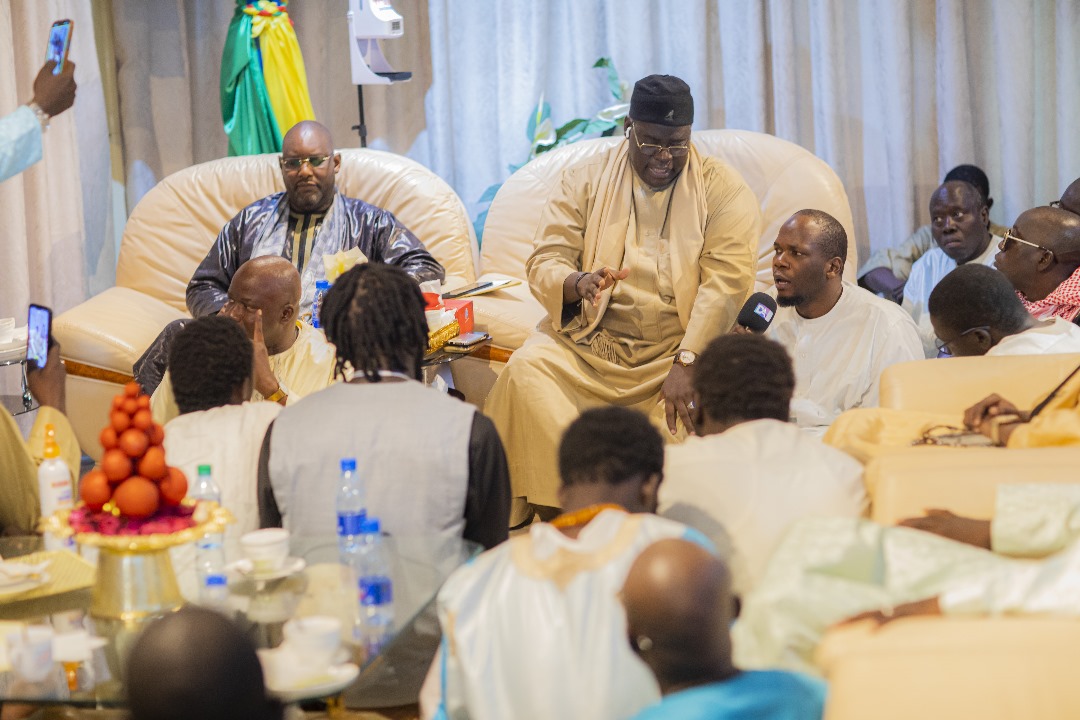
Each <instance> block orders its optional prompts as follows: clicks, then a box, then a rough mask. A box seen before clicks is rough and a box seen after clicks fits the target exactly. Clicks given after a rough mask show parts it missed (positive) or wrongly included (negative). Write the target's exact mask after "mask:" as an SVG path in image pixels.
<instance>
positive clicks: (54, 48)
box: [45, 20, 71, 75]
mask: <svg viewBox="0 0 1080 720" xmlns="http://www.w3.org/2000/svg"><path fill="white" fill-rule="evenodd" d="M70 44H71V21H70V20H58V21H57V22H55V23H53V26H52V29H51V30H50V31H49V46H48V47H47V48H46V49H45V61H46V62H48V61H49V60H55V61H56V67H55V68H53V75H59V74H60V73H61V71H63V69H64V61H65V60H67V54H68V47H69V45H70Z"/></svg>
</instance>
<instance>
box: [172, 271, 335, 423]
mask: <svg viewBox="0 0 1080 720" xmlns="http://www.w3.org/2000/svg"><path fill="white" fill-rule="evenodd" d="M300 292H301V287H300V273H298V272H297V270H296V268H295V267H293V265H292V263H290V262H289V261H288V260H286V259H285V258H282V257H278V256H276V255H266V256H261V257H257V258H252V259H251V260H248V261H247V262H246V263H244V264H243V265H241V266H240V268H239V269H238V270H237V271H236V274H235V275H234V276H233V279H232V284H231V285H229V300H228V302H226V303H225V305H224V306H223V307H222V308H221V314H222V315H224V316H226V317H229V318H232V319H233V320H235V321H236V322H238V323H240V324H241V325H242V326H243V327H244V330H246V331H247V333H248V337H249V338H251V340H252V342H253V344H254V347H255V354H254V374H253V382H254V392H253V393H252V400H255V401H258V400H270V401H272V402H276V403H278V404H280V405H286V404H289V403H292V402H296V401H297V400H299V399H300V398H302V397H304V396H306V395H310V394H311V393H313V392H317V391H319V390H322V389H323V388H325V387H327V386H329V385H330V384H331V383H332V382H334V367H335V356H334V348H333V346H332V345H330V343H328V342H327V341H326V337H325V336H324V335H323V334H322V332H321V331H319V330H316V329H315V328H313V327H311V326H310V325H308V324H307V323H305V322H301V321H299V320H298V319H297V315H298V313H299V308H300ZM150 407H151V410H152V412H153V415H154V420H155V421H156V422H159V423H162V424H165V423H167V422H168V421H170V420H172V419H173V418H175V417H177V416H178V415H179V414H180V410H179V408H178V407H177V404H176V399H175V398H174V397H173V385H172V379H171V378H170V376H169V374H168V373H166V374H165V376H164V377H163V378H162V380H161V384H160V385H158V387H157V389H156V390H155V391H154V394H153V396H151V399H150Z"/></svg>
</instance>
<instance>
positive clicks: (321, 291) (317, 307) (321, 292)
mask: <svg viewBox="0 0 1080 720" xmlns="http://www.w3.org/2000/svg"><path fill="white" fill-rule="evenodd" d="M329 289H330V281H329V280H316V281H315V297H313V298H312V299H311V326H312V327H322V325H321V324H320V322H319V315H320V314H321V313H322V304H323V298H325V297H326V291H327V290H329Z"/></svg>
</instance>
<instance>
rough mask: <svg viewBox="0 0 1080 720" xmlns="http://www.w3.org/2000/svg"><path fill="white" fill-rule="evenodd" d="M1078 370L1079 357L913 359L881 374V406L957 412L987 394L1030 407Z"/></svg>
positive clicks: (1012, 356)
mask: <svg viewBox="0 0 1080 720" xmlns="http://www.w3.org/2000/svg"><path fill="white" fill-rule="evenodd" d="M1077 366H1080V354H1064V355H1004V356H1000V357H998V356H993V357H986V356H983V357H962V358H948V359H932V360H913V361H912V362H905V363H897V364H896V365H890V366H889V367H887V368H885V371H884V372H883V373H881V406H882V407H888V408H900V409H903V410H923V411H926V412H933V413H960V412H963V411H964V410H965V409H967V408H969V407H971V406H972V405H974V404H975V403H977V402H978V401H979V400H982V399H983V398H985V397H986V396H988V395H991V394H994V393H997V394H998V395H1000V396H1002V397H1003V398H1006V399H1007V400H1010V401H1012V402H1013V403H1014V404H1015V405H1016V406H1017V407H1019V408H1023V409H1031V408H1032V407H1034V406H1035V404H1036V403H1038V402H1039V401H1040V400H1042V399H1043V398H1044V397H1045V396H1046V395H1047V393H1049V392H1050V391H1051V390H1052V389H1053V388H1054V387H1055V386H1056V385H1057V384H1058V383H1060V382H1061V381H1062V380H1064V379H1065V377H1066V376H1067V375H1068V374H1069V373H1070V372H1072V371H1073V370H1074V369H1075V368H1076V367H1077Z"/></svg>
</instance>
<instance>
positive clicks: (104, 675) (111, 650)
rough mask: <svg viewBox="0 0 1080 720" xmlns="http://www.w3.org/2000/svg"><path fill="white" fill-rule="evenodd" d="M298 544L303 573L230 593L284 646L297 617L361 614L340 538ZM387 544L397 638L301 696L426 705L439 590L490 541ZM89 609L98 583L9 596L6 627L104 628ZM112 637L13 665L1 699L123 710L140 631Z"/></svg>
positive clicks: (260, 638)
mask: <svg viewBox="0 0 1080 720" xmlns="http://www.w3.org/2000/svg"><path fill="white" fill-rule="evenodd" d="M291 544H292V548H293V554H294V555H298V556H300V557H302V558H303V559H304V561H305V563H306V567H305V568H304V569H303V570H302V571H300V572H297V573H295V574H293V575H289V576H286V577H281V578H274V579H267V580H260V579H253V578H245V577H239V576H236V575H235V574H233V575H231V576H230V582H229V590H230V595H229V600H228V605H227V607H225V608H224V609H223V612H225V613H226V614H228V615H231V616H233V617H234V618H235V619H236V620H237V622H238V623H240V625H241V626H242V627H243V628H245V630H246V631H247V632H248V634H249V636H250V637H251V638H252V640H253V641H254V643H255V645H256V647H259V648H272V647H276V646H277V645H279V644H280V643H281V640H282V632H283V631H282V628H283V626H284V624H285V622H286V621H288V620H289V619H291V618H294V617H307V616H311V615H332V616H336V617H338V618H340V619H341V620H342V621H343V627H345V628H351V627H353V622H354V620H355V618H356V616H357V608H358V606H357V597H356V592H355V590H354V589H353V587H352V585H351V582H350V581H349V577H350V576H349V571H348V569H347V568H346V567H345V566H343V565H341V564H340V563H339V562H338V551H337V540H336V538H335V537H334V536H326V537H318V538H296V537H293V538H292V543H291ZM383 545H384V548H385V551H386V554H387V557H388V558H389V560H390V565H391V574H392V580H393V591H394V601H393V602H394V617H395V622H394V629H393V632H392V634H391V637H390V638H389V639H388V641H387V643H386V644H385V645H384V647H383V648H382V650H381V651H380V652H379V653H378V654H377V655H374V656H372V657H366V656H365V655H364V653H363V651H362V649H361V648H360V646H359V645H358V644H355V643H348V642H346V643H345V645H344V647H345V650H346V652H347V654H348V655H349V658H348V661H351V662H352V663H354V664H356V665H357V666H358V667H359V669H360V670H359V675H358V677H357V678H356V680H355V681H353V682H352V684H351V685H349V686H348V687H346V688H345V689H344V690H343V691H342V690H334V691H331V692H327V691H325V690H320V688H319V686H314V687H312V688H311V691H310V692H305V689H304V688H303V687H297V688H290V689H289V692H288V699H289V700H290V701H291V702H304V701H307V700H316V699H320V698H325V697H328V696H333V697H335V698H336V700H335V704H338V705H340V702H341V698H343V700H344V704H345V705H346V706H348V707H355V708H377V707H390V706H395V705H406V704H409V703H414V702H416V698H417V696H418V694H419V690H420V685H421V684H422V683H423V679H424V676H425V675H426V673H427V669H428V666H429V665H430V663H431V660H432V658H433V657H434V655H435V652H436V650H437V649H438V645H439V641H440V632H439V624H438V619H437V618H436V616H435V603H434V601H435V596H436V593H438V590H439V588H440V587H441V586H442V584H443V582H444V581H445V580H446V578H447V577H449V575H450V573H452V572H453V571H454V570H455V569H456V568H458V567H459V566H460V565H462V564H463V563H465V562H466V561H467V560H468V559H469V558H471V557H473V556H474V555H476V554H477V553H479V552H480V550H481V548H480V546H479V545H477V544H476V543H473V542H470V541H466V540H462V539H460V538H458V539H454V540H452V541H447V540H446V539H445V538H443V537H439V536H417V537H391V536H386V537H384V542H383ZM40 549H41V540H40V538H36V537H34V538H0V555H2V556H3V557H4V558H5V559H11V558H14V557H16V556H18V555H23V554H27V553H32V552H36V551H38V550H40ZM89 607H90V589H89V588H84V589H80V590H76V591H73V592H68V593H64V594H62V595H59V596H54V597H48V598H44V599H34V600H26V601H20V600H19V598H18V597H17V596H16V597H7V598H0V624H2V623H3V622H5V621H7V622H11V621H18V622H30V623H34V624H52V625H54V626H56V627H57V628H61V627H63V628H71V627H82V628H85V629H86V630H87V631H89V632H90V634H91V635H94V634H95V624H94V619H93V618H92V617H90V616H89V613H88V610H89ZM2 629H3V628H2V627H0V630H2ZM9 629H10V626H9ZM102 634H103V635H104V632H102ZM0 637H2V634H0ZM105 640H106V643H105V645H104V646H103V647H100V648H98V649H95V650H93V651H92V654H91V656H90V660H89V661H86V662H82V663H75V664H72V663H68V664H67V666H66V667H64V666H62V665H61V664H59V663H57V664H56V665H55V666H54V667H53V669H52V671H51V673H50V675H49V676H48V677H47V678H46V679H45V680H44V681H42V682H37V683H30V682H26V681H24V680H22V679H20V678H19V677H18V676H17V675H16V673H15V672H13V671H12V670H11V669H10V668H8V669H5V670H4V671H2V672H0V702H18V703H28V704H34V705H51V704H62V705H71V706H77V707H99V708H107V707H122V706H123V705H124V704H125V702H126V700H125V696H126V693H125V688H124V685H123V682H122V678H121V677H120V676H121V670H120V666H121V665H122V660H121V659H120V656H122V655H124V654H126V650H127V649H128V648H130V643H131V642H132V640H133V637H132V636H130V635H129V636H127V637H123V638H117V637H106V638H105ZM3 644H5V643H2V642H0V645H3Z"/></svg>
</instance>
